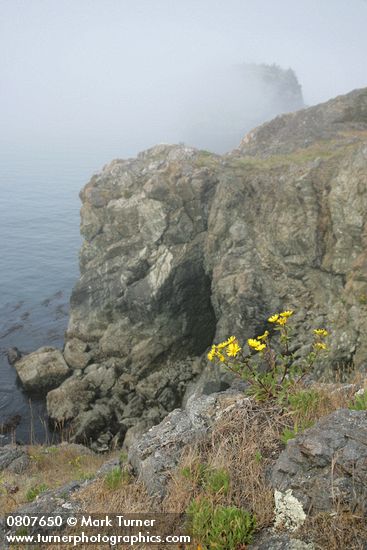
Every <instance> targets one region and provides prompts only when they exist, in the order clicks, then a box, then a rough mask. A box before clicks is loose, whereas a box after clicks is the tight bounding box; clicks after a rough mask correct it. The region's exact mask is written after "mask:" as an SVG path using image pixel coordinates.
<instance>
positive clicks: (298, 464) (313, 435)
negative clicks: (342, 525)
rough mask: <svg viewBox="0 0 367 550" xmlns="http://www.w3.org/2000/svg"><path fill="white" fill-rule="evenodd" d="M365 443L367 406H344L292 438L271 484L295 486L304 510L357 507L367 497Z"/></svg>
mask: <svg viewBox="0 0 367 550" xmlns="http://www.w3.org/2000/svg"><path fill="white" fill-rule="evenodd" d="M366 443H367V411H350V410H347V409H340V410H338V411H336V412H334V413H332V414H330V415H329V416H326V417H324V418H322V419H321V420H320V421H319V422H318V423H317V424H316V425H315V426H314V427H313V428H310V429H308V430H306V431H305V432H304V433H303V434H301V435H299V436H298V437H296V438H295V439H292V440H290V441H289V442H288V444H287V447H286V449H285V450H284V451H283V453H282V454H281V455H280V457H279V459H278V460H277V462H276V464H275V466H274V469H273V472H272V483H273V485H274V487H275V488H276V489H277V490H278V491H281V492H286V491H288V490H291V491H292V495H293V496H294V497H295V498H297V499H298V501H299V502H301V504H302V506H303V509H304V511H305V512H309V513H316V512H320V511H332V510H333V509H335V507H338V508H339V509H343V508H346V509H350V510H353V511H354V510H355V509H356V507H360V505H361V503H362V506H363V503H366V502H367V445H366ZM363 512H364V513H366V512H367V510H366V509H365V510H362V513H363Z"/></svg>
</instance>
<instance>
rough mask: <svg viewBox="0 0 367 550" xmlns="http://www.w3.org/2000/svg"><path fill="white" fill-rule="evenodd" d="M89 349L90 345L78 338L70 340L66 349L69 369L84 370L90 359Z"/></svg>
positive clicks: (65, 357) (65, 355)
mask: <svg viewBox="0 0 367 550" xmlns="http://www.w3.org/2000/svg"><path fill="white" fill-rule="evenodd" d="M88 349H89V348H88V345H87V344H85V343H84V342H82V341H81V340H78V339H77V338H72V339H71V340H68V341H67V342H66V345H65V349H64V359H65V361H66V363H67V364H68V365H69V367H70V368H72V369H84V367H86V366H87V365H88V363H89V359H90V355H89V353H88Z"/></svg>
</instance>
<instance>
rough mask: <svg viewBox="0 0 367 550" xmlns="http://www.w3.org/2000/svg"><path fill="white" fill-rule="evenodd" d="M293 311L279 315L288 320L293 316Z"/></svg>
mask: <svg viewBox="0 0 367 550" xmlns="http://www.w3.org/2000/svg"><path fill="white" fill-rule="evenodd" d="M293 313H294V312H293V311H292V310H291V309H288V310H286V311H282V313H280V314H279V315H280V316H281V317H285V318H286V319H288V317H290V316H291V315H293Z"/></svg>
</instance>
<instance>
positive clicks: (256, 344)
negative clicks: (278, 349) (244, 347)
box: [247, 338, 261, 349]
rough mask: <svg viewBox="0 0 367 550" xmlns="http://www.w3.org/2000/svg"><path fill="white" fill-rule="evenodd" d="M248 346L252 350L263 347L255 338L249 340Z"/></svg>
mask: <svg viewBox="0 0 367 550" xmlns="http://www.w3.org/2000/svg"><path fill="white" fill-rule="evenodd" d="M247 344H248V346H249V347H250V348H252V349H257V348H258V347H259V346H261V344H260V342H259V341H258V340H255V339H254V338H249V339H248V340H247Z"/></svg>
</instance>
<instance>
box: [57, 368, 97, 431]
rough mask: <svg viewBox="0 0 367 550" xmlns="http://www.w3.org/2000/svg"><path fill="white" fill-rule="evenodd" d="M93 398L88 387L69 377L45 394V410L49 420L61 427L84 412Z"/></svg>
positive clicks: (77, 378) (80, 381)
mask: <svg viewBox="0 0 367 550" xmlns="http://www.w3.org/2000/svg"><path fill="white" fill-rule="evenodd" d="M93 398H94V393H93V392H92V391H90V390H89V389H88V385H87V384H86V383H85V382H84V381H83V380H82V379H81V378H80V377H77V376H71V377H69V378H68V379H67V380H65V382H64V383H63V384H62V385H61V386H60V387H59V388H56V389H54V390H51V391H50V392H48V394H47V410H48V414H49V417H50V419H51V420H53V421H54V422H55V423H57V424H60V425H63V424H65V423H66V422H68V421H70V420H72V419H73V418H75V417H76V416H77V415H78V414H79V413H80V412H82V411H84V410H86V409H87V408H88V406H89V404H90V402H91V401H92V400H93Z"/></svg>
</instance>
